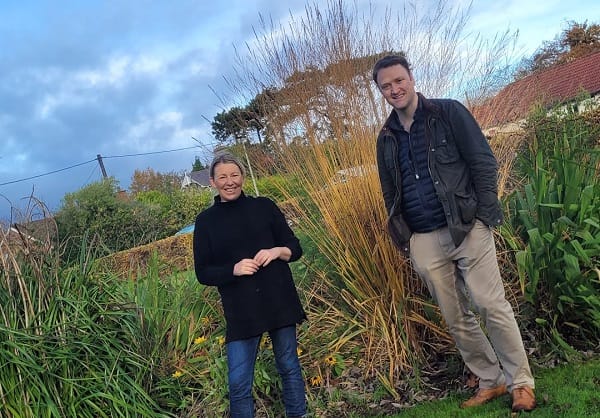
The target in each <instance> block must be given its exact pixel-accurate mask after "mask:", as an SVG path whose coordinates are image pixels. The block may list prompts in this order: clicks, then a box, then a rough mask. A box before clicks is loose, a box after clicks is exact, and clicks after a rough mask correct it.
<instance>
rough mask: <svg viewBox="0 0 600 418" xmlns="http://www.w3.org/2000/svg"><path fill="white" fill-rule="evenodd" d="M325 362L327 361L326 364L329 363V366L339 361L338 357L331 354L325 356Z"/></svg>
mask: <svg viewBox="0 0 600 418" xmlns="http://www.w3.org/2000/svg"><path fill="white" fill-rule="evenodd" d="M324 362H325V364H327V365H329V366H334V365H335V364H336V363H337V359H336V358H335V357H334V356H332V355H329V356H327V357H325V360H324Z"/></svg>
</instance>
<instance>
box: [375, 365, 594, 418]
mask: <svg viewBox="0 0 600 418" xmlns="http://www.w3.org/2000/svg"><path fill="white" fill-rule="evenodd" d="M535 377H536V386H537V387H536V398H537V401H538V407H537V408H536V409H535V410H534V411H532V412H530V413H522V414H521V415H525V416H528V417H529V416H530V417H532V418H534V417H535V418H538V417H539V418H542V417H547V418H559V417H565V418H576V417H600V359H593V360H589V361H586V362H582V363H572V364H568V365H562V366H559V367H556V368H552V369H538V370H536V373H535ZM467 397H468V395H465V396H463V395H459V394H453V395H452V396H450V397H448V398H446V399H443V400H440V401H431V402H425V403H422V404H419V405H417V406H415V407H412V408H409V409H406V410H403V411H402V412H401V413H398V414H396V415H381V416H388V417H398V418H411V417H415V418H416V417H419V418H428V417H431V418H438V417H448V418H451V417H452V418H454V417H456V418H460V417H478V418H500V417H510V416H517V415H518V414H513V413H512V412H511V411H510V404H511V398H510V396H508V395H507V396H503V397H501V398H499V399H496V400H494V401H492V402H490V403H489V404H487V405H483V406H481V407H477V408H471V409H466V410H462V409H460V408H459V407H458V405H459V404H460V403H461V402H462V401H463V400H465V399H466V398H467Z"/></svg>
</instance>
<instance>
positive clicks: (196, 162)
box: [192, 157, 208, 171]
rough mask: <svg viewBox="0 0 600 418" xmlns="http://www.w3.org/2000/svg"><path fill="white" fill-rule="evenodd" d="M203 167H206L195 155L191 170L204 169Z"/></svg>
mask: <svg viewBox="0 0 600 418" xmlns="http://www.w3.org/2000/svg"><path fill="white" fill-rule="evenodd" d="M205 168H208V167H205V166H204V164H202V161H200V158H199V157H196V158H195V159H194V164H192V171H200V170H204V169H205Z"/></svg>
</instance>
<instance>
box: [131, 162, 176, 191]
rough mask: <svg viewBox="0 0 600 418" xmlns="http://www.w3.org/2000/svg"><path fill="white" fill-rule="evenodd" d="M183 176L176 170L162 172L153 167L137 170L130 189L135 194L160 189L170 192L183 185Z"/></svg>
mask: <svg viewBox="0 0 600 418" xmlns="http://www.w3.org/2000/svg"><path fill="white" fill-rule="evenodd" d="M181 180H182V176H181V175H180V174H177V173H175V172H173V171H172V172H170V173H161V172H159V171H154V170H153V169H152V168H147V169H145V170H135V171H134V173H133V176H132V178H131V185H130V186H129V190H130V191H131V193H132V194H133V195H134V196H135V195H136V194H138V193H140V192H147V191H150V190H158V191H162V192H165V193H169V192H170V191H172V190H176V189H178V188H179V187H180V186H181Z"/></svg>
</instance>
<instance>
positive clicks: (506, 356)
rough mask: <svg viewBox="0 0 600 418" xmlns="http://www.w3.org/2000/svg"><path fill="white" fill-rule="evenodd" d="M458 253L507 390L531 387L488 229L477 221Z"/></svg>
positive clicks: (524, 356)
mask: <svg viewBox="0 0 600 418" xmlns="http://www.w3.org/2000/svg"><path fill="white" fill-rule="evenodd" d="M458 254H459V257H460V258H459V259H458V268H459V270H460V272H461V275H462V276H463V277H464V279H465V283H466V286H467V288H468V290H469V294H470V296H471V300H472V302H473V304H474V305H475V308H476V309H477V311H478V312H479V314H480V316H481V318H482V319H483V321H484V323H485V326H486V329H487V331H488V335H489V337H490V340H491V342H492V345H493V347H494V349H495V351H496V354H497V355H498V358H499V360H500V364H502V367H503V369H504V373H505V375H506V380H507V386H508V388H509V390H511V389H512V388H514V387H523V386H527V387H530V388H534V380H533V376H532V374H531V370H530V367H529V361H528V359H527V354H526V353H525V348H524V346H523V340H522V338H521V333H520V331H519V326H518V325H517V321H516V320H515V315H514V311H513V309H512V306H511V305H510V303H509V302H508V300H506V296H505V292H504V285H503V283H502V279H501V276H500V270H499V268H498V261H497V258H496V248H495V244H494V237H493V233H492V231H491V229H490V228H489V227H487V226H486V225H484V224H483V223H482V222H480V221H477V223H476V224H475V226H474V227H473V229H472V230H471V232H470V233H469V235H468V236H467V238H465V241H464V242H463V243H462V244H461V246H460V247H459V248H458Z"/></svg>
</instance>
